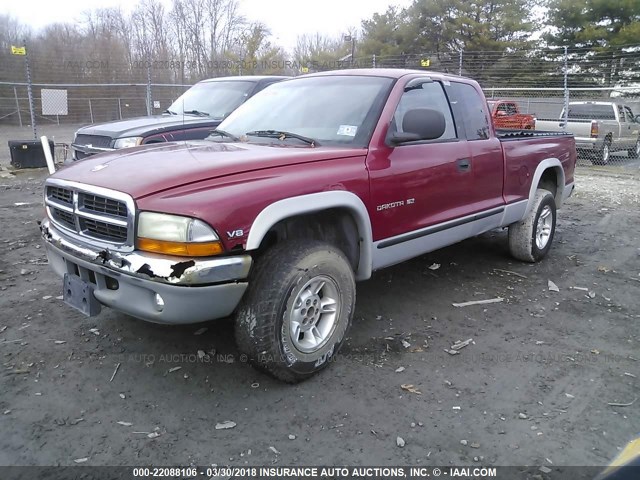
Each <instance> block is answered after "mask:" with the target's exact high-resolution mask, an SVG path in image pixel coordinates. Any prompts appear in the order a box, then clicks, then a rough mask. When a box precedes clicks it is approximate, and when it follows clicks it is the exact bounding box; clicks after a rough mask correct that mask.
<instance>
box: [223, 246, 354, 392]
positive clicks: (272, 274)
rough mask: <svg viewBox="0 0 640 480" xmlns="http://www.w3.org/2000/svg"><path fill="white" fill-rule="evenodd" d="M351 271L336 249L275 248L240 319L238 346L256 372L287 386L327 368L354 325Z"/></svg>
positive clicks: (260, 265)
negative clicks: (274, 378)
mask: <svg viewBox="0 0 640 480" xmlns="http://www.w3.org/2000/svg"><path fill="white" fill-rule="evenodd" d="M355 298H356V287H355V279H354V274H353V270H352V269H351V266H350V264H349V261H348V260H347V258H346V257H345V255H344V254H343V253H342V252H341V251H340V250H339V249H337V248H336V247H334V246H332V245H329V244H326V243H323V242H317V241H304V240H301V241H290V242H285V243H282V244H277V245H276V246H274V247H272V248H271V249H270V250H269V251H268V252H266V253H265V255H264V256H263V257H261V258H259V259H258V260H257V262H256V266H255V270H254V272H253V274H252V277H251V279H250V285H249V290H248V291H247V293H246V294H245V297H244V299H243V300H242V302H241V304H240V306H239V307H238V311H237V313H236V325H235V330H236V342H237V344H238V348H239V349H240V351H241V353H243V354H245V355H246V356H247V357H248V360H249V362H250V363H251V364H252V365H253V366H254V367H256V368H258V369H260V370H263V371H266V372H267V373H269V374H271V375H272V376H274V377H276V378H278V379H280V380H283V381H285V382H289V383H295V382H299V381H301V380H304V379H306V378H308V377H310V376H312V375H313V374H315V373H317V372H318V371H320V370H322V369H323V368H325V367H326V366H327V365H328V364H329V363H330V362H331V360H332V358H333V357H334V356H335V355H336V354H337V353H338V349H339V348H340V346H341V345H342V342H343V340H344V338H345V335H346V332H347V330H348V328H349V326H350V324H351V319H352V317H353V310H354V306H355Z"/></svg>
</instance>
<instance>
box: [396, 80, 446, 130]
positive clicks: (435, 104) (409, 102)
mask: <svg viewBox="0 0 640 480" xmlns="http://www.w3.org/2000/svg"><path fill="white" fill-rule="evenodd" d="M414 108H430V109H432V110H437V111H439V112H442V114H443V115H444V119H445V122H446V129H445V131H444V134H443V135H442V136H441V137H440V138H438V139H436V140H435V141H442V140H452V139H456V138H457V136H456V127H455V124H454V123H453V116H452V115H451V109H450V107H449V102H448V101H447V97H446V96H445V94H444V91H443V90H442V85H441V84H440V83H439V82H429V83H423V84H422V85H420V86H418V87H415V88H412V89H411V90H409V91H407V92H404V94H403V95H402V97H401V98H400V102H398V107H397V108H396V113H395V114H394V115H393V121H392V122H391V126H390V132H402V131H403V130H402V120H403V118H404V115H405V113H407V111H409V110H412V109H414Z"/></svg>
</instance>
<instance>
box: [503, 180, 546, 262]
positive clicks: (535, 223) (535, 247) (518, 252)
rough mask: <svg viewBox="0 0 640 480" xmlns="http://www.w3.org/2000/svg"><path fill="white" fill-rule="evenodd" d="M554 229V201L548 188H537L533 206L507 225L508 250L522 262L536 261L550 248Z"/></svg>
mask: <svg viewBox="0 0 640 480" xmlns="http://www.w3.org/2000/svg"><path fill="white" fill-rule="evenodd" d="M555 230H556V201H555V198H554V196H553V194H552V193H551V192H550V191H549V190H545V189H542V188H539V189H537V190H536V194H535V196H534V197H533V207H532V208H531V211H530V212H529V213H528V214H527V216H526V217H525V218H524V220H522V221H521V222H516V223H513V224H511V225H509V251H510V252H511V255H512V256H513V257H515V258H517V259H518V260H522V261H524V262H530V263H534V262H538V261H540V260H542V259H543V258H544V256H545V255H546V254H547V253H548V252H549V250H550V249H551V243H552V242H553V236H554V234H555Z"/></svg>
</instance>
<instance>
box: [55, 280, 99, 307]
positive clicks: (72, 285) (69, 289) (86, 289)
mask: <svg viewBox="0 0 640 480" xmlns="http://www.w3.org/2000/svg"><path fill="white" fill-rule="evenodd" d="M63 287H64V289H63V292H62V300H63V301H64V303H66V304H67V305H69V306H70V307H72V308H75V309H76V310H78V311H80V312H82V313H84V314H85V315H86V316H87V317H94V316H96V315H98V314H99V313H100V310H101V309H102V306H101V305H100V302H98V300H97V299H96V297H95V296H94V295H93V290H94V287H93V285H91V284H90V283H89V282H85V281H84V280H83V279H82V278H80V277H79V276H77V275H73V274H71V273H65V274H64V284H63Z"/></svg>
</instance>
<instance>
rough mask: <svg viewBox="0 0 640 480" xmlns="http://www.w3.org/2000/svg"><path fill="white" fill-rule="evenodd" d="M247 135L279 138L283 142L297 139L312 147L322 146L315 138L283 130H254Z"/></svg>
mask: <svg viewBox="0 0 640 480" xmlns="http://www.w3.org/2000/svg"><path fill="white" fill-rule="evenodd" d="M245 135H247V136H252V137H267V138H277V139H278V140H280V141H283V140H284V139H285V138H295V139H297V140H301V141H303V142H304V143H307V144H309V145H311V146H312V147H315V146H319V145H320V143H318V141H317V140H314V139H313V138H309V137H305V136H304V135H298V134H297V133H292V132H284V131H282V130H254V131H252V132H247V133H245Z"/></svg>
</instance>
